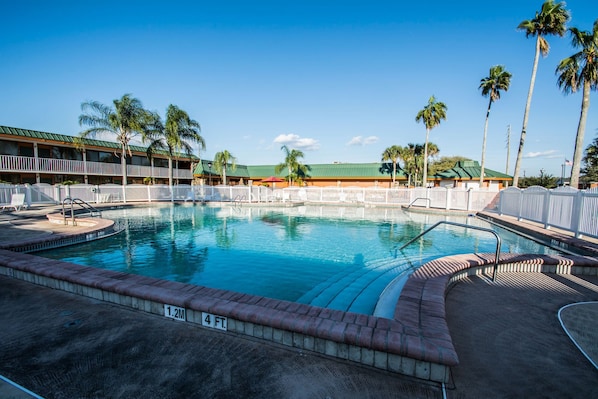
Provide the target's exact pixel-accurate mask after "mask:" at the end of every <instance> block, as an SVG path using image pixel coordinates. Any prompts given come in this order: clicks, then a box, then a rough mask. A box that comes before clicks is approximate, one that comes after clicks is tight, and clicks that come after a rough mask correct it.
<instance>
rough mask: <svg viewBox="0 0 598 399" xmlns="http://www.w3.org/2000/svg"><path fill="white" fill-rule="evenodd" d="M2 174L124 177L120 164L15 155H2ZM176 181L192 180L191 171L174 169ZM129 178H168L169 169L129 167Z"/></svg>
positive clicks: (0, 158) (0, 163) (0, 159)
mask: <svg viewBox="0 0 598 399" xmlns="http://www.w3.org/2000/svg"><path fill="white" fill-rule="evenodd" d="M0 172H16V173H50V174H70V175H85V174H87V175H106V176H122V169H121V165H120V164H116V163H103V162H84V161H73V160H68V159H51V158H32V157H21V156H15V155H0ZM173 174H174V177H175V179H176V178H178V179H191V178H192V174H191V170H188V169H176V168H175V169H174V170H173ZM127 176H129V177H148V176H153V177H160V178H167V177H168V168H160V167H154V168H153V173H152V167H151V166H141V165H127Z"/></svg>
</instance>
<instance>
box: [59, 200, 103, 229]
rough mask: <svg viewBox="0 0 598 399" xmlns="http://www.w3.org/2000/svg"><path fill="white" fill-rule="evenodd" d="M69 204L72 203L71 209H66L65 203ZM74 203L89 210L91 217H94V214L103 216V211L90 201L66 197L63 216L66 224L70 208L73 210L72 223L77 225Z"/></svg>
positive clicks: (63, 204)
mask: <svg viewBox="0 0 598 399" xmlns="http://www.w3.org/2000/svg"><path fill="white" fill-rule="evenodd" d="M69 204H70V209H65V205H69ZM73 205H78V206H79V207H80V208H81V209H84V210H86V211H89V216H90V217H94V216H99V217H102V211H100V210H99V209H97V208H95V207H93V206H92V205H90V204H89V203H88V202H85V201H83V200H82V199H81V198H71V197H66V198H65V199H63V200H62V217H63V218H64V224H67V221H66V219H67V210H68V211H70V212H71V214H70V218H71V223H72V224H73V226H75V225H76V222H75V210H74V208H73Z"/></svg>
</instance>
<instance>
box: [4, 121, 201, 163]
mask: <svg viewBox="0 0 598 399" xmlns="http://www.w3.org/2000/svg"><path fill="white" fill-rule="evenodd" d="M0 134H8V135H11V136H19V137H28V138H32V139H38V140H47V141H55V142H59V143H68V144H72V145H77V142H76V141H75V140H78V141H79V142H80V143H82V144H83V145H88V146H95V147H103V148H106V149H110V150H114V149H116V150H119V149H120V144H119V143H114V142H112V141H104V140H95V139H90V138H81V137H78V136H69V135H66V134H58V133H48V132H40V131H37V130H29V129H21V128H16V127H8V126H0ZM130 147H131V151H135V152H142V153H145V152H146V150H147V147H143V146H140V145H130ZM156 153H158V154H161V155H166V152H165V151H157V152H156ZM178 155H179V156H180V157H184V158H188V156H187V155H186V154H178ZM191 158H192V159H198V157H197V156H195V155H191Z"/></svg>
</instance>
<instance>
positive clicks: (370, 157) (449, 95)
mask: <svg viewBox="0 0 598 399" xmlns="http://www.w3.org/2000/svg"><path fill="white" fill-rule="evenodd" d="M541 4H542V1H540V0H534V1H530V0H504V1H501V2H500V3H496V2H487V1H461V2H458V1H457V2H447V1H426V2H399V1H377V0H370V1H352V0H346V1H311V0H304V1H259V0H256V1H253V2H249V1H219V2H215V1H193V2H184V1H178V2H177V1H170V2H166V1H164V2H156V1H115V2H113V1H102V2H89V1H54V2H47V1H22V2H4V3H3V4H2V6H1V9H2V16H3V18H2V20H3V21H2V24H0V54H2V62H1V63H0V87H1V93H2V95H1V96H0V124H2V125H7V126H14V127H20V128H26V129H33V130H41V131H48V132H54V133H61V134H69V135H77V134H78V133H79V132H80V131H81V130H83V128H82V127H80V126H79V124H78V117H79V115H80V114H81V103H82V102H85V101H89V100H96V101H99V102H101V103H104V104H111V103H112V101H113V100H114V99H116V98H120V97H121V96H122V95H123V94H125V93H131V94H132V95H133V96H135V97H137V98H139V99H140V100H141V101H142V103H143V105H144V106H145V108H148V109H150V110H154V111H158V112H159V113H160V114H161V115H162V116H164V114H165V110H166V107H167V106H168V105H169V104H175V105H177V106H179V107H180V108H182V109H184V110H185V111H187V112H188V113H189V114H190V116H191V117H192V118H193V119H195V120H197V121H198V122H199V123H200V124H201V126H202V135H203V137H204V138H205V141H206V144H207V148H206V150H205V151H202V152H201V153H200V156H201V157H202V158H204V159H212V158H213V156H214V154H215V153H216V152H218V151H221V150H224V149H226V150H228V151H230V152H231V153H232V154H233V155H234V156H236V158H237V161H238V163H241V164H273V163H279V162H281V161H282V159H283V155H284V154H283V152H282V151H281V150H280V147H281V146H282V145H283V144H284V145H288V146H289V147H291V148H297V149H300V150H302V151H303V152H304V153H305V158H304V162H305V163H329V162H334V161H340V162H377V161H379V160H380V155H381V153H382V152H383V150H384V149H385V148H387V147H389V146H391V145H394V144H397V145H403V146H405V145H407V144H408V143H422V144H423V142H424V140H425V127H424V126H423V124H421V123H416V122H415V116H416V114H417V112H418V111H419V110H420V109H422V108H423V107H424V106H425V105H426V103H427V101H428V98H429V97H430V96H431V95H434V96H435V97H436V98H437V99H438V100H439V101H442V102H444V103H445V104H446V105H447V107H448V111H447V116H448V118H447V120H446V121H443V122H442V123H441V125H440V126H439V127H437V128H435V129H433V130H432V133H431V135H430V141H432V142H434V143H436V144H437V145H438V147H439V148H440V155H444V156H453V155H461V156H466V157H469V158H472V159H475V160H478V161H479V160H480V158H481V147H482V136H483V128H484V118H485V113H486V108H487V105H488V100H487V99H486V98H484V97H482V96H481V92H480V90H479V89H478V86H479V82H480V79H482V78H484V77H486V76H487V75H488V71H489V68H490V67H491V66H493V65H497V64H502V65H505V67H506V69H507V70H508V71H509V72H511V73H512V74H513V78H512V80H511V88H510V90H509V91H508V92H505V93H503V94H502V96H501V99H500V100H499V101H498V102H496V103H495V104H494V105H493V107H492V114H491V116H490V122H489V130H488V144H487V152H486V159H487V164H486V166H487V167H488V168H491V169H494V170H498V171H501V172H504V171H505V167H506V162H507V159H506V158H507V147H506V143H507V131H508V126H509V125H510V126H511V136H510V140H511V146H510V148H511V150H510V155H511V156H510V162H509V173H510V174H512V173H513V168H514V166H515V157H516V153H517V145H518V142H519V136H520V132H521V124H522V120H523V111H524V107H525V100H526V96H527V91H528V88H529V79H530V75H531V69H532V62H533V55H534V39H533V38H529V39H527V38H526V37H525V33H523V32H520V31H517V29H516V27H517V25H518V24H519V23H520V22H521V21H523V20H524V19H530V18H532V17H533V16H534V14H535V12H536V10H539V9H540V7H541ZM567 8H568V9H569V10H571V14H572V21H571V23H570V26H576V27H578V28H580V29H582V30H590V29H591V27H592V23H593V21H594V20H595V19H597V18H598V7H597V6H596V3H595V2H594V1H590V0H570V1H568V2H567ZM548 40H549V43H550V44H551V50H550V54H549V55H548V57H547V58H543V59H541V60H540V64H539V68H538V75H537V80H536V87H535V91H534V97H533V101H532V108H531V112H530V119H529V124H528V135H527V140H526V143H525V151H524V157H525V158H524V160H523V164H522V172H523V171H525V173H526V175H527V176H531V175H534V176H537V175H539V173H540V169H542V168H543V169H544V170H545V171H546V172H547V173H550V174H552V175H554V176H560V174H561V165H562V164H563V162H564V160H565V159H571V158H572V157H573V147H574V140H575V134H576V131H577V123H578V120H579V113H580V106H581V93H577V94H571V95H567V96H565V95H564V94H562V93H561V92H560V91H559V89H558V87H557V86H556V76H555V74H554V70H555V68H556V65H557V64H558V62H559V61H560V60H561V59H562V58H565V57H567V56H569V55H571V54H573V53H574V50H573V49H572V47H571V46H570V38H569V36H568V35H567V36H566V37H564V38H558V37H551V38H549V39H548ZM592 101H594V102H595V101H596V94H595V92H593V93H592ZM596 134H598V104H592V106H591V108H590V113H589V118H588V123H587V129H586V136H585V145H584V148H585V147H586V146H587V145H588V144H589V143H590V142H591V141H592V140H593V139H594V138H595V137H596ZM105 138H107V139H110V136H107V137H105ZM567 173H569V169H568V170H567Z"/></svg>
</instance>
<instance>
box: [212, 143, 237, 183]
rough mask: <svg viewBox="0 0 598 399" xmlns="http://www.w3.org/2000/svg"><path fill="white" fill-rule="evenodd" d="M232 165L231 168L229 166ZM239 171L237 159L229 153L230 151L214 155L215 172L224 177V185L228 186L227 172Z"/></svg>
mask: <svg viewBox="0 0 598 399" xmlns="http://www.w3.org/2000/svg"><path fill="white" fill-rule="evenodd" d="M229 164H230V166H229ZM229 167H230V170H233V171H234V170H236V169H237V158H235V157H233V155H232V154H231V153H230V152H228V150H224V151H220V152H217V153H216V155H214V170H215V171H216V173H218V174H219V175H220V176H221V177H222V184H224V185H226V170H227V169H228V168H229Z"/></svg>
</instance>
